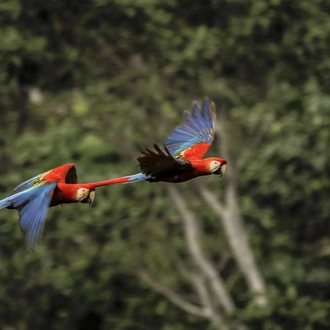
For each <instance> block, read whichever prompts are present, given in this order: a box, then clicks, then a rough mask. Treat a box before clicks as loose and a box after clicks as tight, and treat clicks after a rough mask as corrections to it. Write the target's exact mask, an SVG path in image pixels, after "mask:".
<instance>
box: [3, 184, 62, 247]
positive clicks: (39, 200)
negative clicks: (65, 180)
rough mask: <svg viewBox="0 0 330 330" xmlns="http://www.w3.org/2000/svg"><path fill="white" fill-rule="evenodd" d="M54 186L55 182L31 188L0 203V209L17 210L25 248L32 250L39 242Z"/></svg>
mask: <svg viewBox="0 0 330 330" xmlns="http://www.w3.org/2000/svg"><path fill="white" fill-rule="evenodd" d="M56 185H57V182H52V183H49V184H44V185H40V186H37V187H32V188H29V189H25V190H23V191H20V192H17V193H15V194H13V195H12V196H9V197H7V198H5V199H3V200H1V201H0V209H2V208H14V209H17V210H18V212H19V217H20V226H21V228H22V229H23V230H24V232H25V244H26V246H27V248H33V247H34V246H35V245H36V244H37V243H38V241H39V240H40V237H41V234H42V231H43V228H44V224H45V218H46V215H47V211H48V208H49V205H50V203H51V199H52V191H53V190H54V189H55V187H56Z"/></svg>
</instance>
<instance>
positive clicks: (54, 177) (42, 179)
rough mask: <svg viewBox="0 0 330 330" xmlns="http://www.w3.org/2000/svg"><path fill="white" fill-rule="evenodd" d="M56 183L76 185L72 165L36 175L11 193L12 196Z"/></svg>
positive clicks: (74, 171) (75, 176)
mask: <svg viewBox="0 0 330 330" xmlns="http://www.w3.org/2000/svg"><path fill="white" fill-rule="evenodd" d="M53 181H58V182H61V183H77V181H78V177H77V171H76V167H75V166H74V164H64V165H61V166H58V167H56V168H54V169H52V170H50V171H47V172H45V173H42V174H39V175H36V176H35V177H33V178H31V179H29V180H26V181H24V182H22V183H21V184H19V185H18V186H17V187H16V188H15V189H14V191H13V194H15V193H18V192H21V191H24V190H27V189H30V188H33V187H39V186H41V185H44V184H46V183H49V182H53Z"/></svg>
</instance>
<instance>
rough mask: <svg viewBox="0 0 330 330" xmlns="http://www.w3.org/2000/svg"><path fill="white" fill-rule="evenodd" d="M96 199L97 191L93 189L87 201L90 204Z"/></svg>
mask: <svg viewBox="0 0 330 330" xmlns="http://www.w3.org/2000/svg"><path fill="white" fill-rule="evenodd" d="M94 199H95V191H94V190H92V191H91V192H90V193H89V195H88V197H87V203H88V204H89V205H90V204H92V203H93V202H94Z"/></svg>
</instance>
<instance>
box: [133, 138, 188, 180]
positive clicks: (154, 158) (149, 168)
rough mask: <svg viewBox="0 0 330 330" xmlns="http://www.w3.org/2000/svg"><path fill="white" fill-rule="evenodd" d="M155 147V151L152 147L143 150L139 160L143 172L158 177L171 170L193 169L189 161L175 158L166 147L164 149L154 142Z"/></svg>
mask: <svg viewBox="0 0 330 330" xmlns="http://www.w3.org/2000/svg"><path fill="white" fill-rule="evenodd" d="M154 148H155V151H153V150H150V149H144V150H142V151H141V153H142V156H140V157H139V158H138V162H139V165H140V169H141V172H142V173H144V174H146V175H148V176H151V177H153V178H157V177H159V176H164V175H166V174H170V173H171V172H174V173H176V172H180V171H182V170H192V169H193V167H192V165H191V163H190V162H189V161H187V160H182V159H175V158H173V156H172V155H171V153H170V152H169V150H168V149H167V148H166V147H164V149H163V150H162V149H161V148H159V147H158V145H157V144H154Z"/></svg>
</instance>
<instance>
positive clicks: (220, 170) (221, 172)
mask: <svg viewBox="0 0 330 330" xmlns="http://www.w3.org/2000/svg"><path fill="white" fill-rule="evenodd" d="M226 169H227V165H226V164H222V165H221V166H220V167H219V168H218V169H217V170H216V171H214V172H213V174H218V175H220V177H222V176H223V175H225V173H226Z"/></svg>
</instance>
